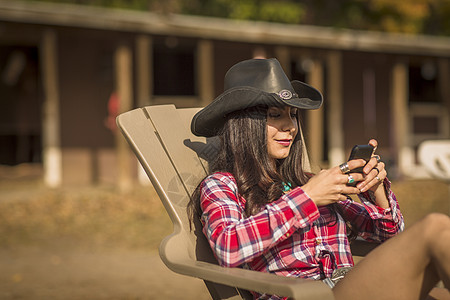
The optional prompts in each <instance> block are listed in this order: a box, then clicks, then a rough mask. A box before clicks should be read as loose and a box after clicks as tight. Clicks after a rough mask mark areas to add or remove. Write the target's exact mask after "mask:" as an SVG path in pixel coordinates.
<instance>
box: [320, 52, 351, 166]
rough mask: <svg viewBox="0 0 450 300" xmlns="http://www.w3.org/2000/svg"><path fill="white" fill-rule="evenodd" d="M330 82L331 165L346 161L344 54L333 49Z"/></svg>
mask: <svg viewBox="0 0 450 300" xmlns="http://www.w3.org/2000/svg"><path fill="white" fill-rule="evenodd" d="M328 66H329V72H328V76H327V77H328V82H329V91H328V96H327V100H328V101H327V102H326V104H325V105H327V112H328V113H327V118H328V142H329V145H330V146H329V150H328V160H329V166H330V167H334V166H337V165H339V164H341V163H343V162H344V161H346V157H345V153H344V151H345V150H344V125H343V124H344V123H343V113H344V111H343V104H344V103H343V92H342V54H341V53H340V52H339V51H331V52H330V53H329V54H328Z"/></svg>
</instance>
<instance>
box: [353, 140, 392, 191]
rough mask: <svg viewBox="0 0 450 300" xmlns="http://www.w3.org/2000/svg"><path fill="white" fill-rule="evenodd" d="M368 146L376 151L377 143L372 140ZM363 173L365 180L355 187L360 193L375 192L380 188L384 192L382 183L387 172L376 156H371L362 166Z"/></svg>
mask: <svg viewBox="0 0 450 300" xmlns="http://www.w3.org/2000/svg"><path fill="white" fill-rule="evenodd" d="M369 145H372V146H373V147H374V148H375V149H376V148H377V146H378V142H377V141H376V140H374V139H372V140H370V141H369ZM363 172H364V175H365V178H364V180H363V181H361V182H359V183H358V184H357V186H356V187H357V188H359V190H360V191H361V192H366V191H368V190H371V191H372V192H375V191H376V190H377V189H379V188H382V189H383V192H384V186H383V181H384V179H385V178H386V177H387V172H386V169H385V164H384V163H383V162H382V161H381V160H380V157H379V156H378V155H376V154H374V155H372V158H371V159H370V160H369V161H368V162H367V164H366V165H365V166H364V169H363Z"/></svg>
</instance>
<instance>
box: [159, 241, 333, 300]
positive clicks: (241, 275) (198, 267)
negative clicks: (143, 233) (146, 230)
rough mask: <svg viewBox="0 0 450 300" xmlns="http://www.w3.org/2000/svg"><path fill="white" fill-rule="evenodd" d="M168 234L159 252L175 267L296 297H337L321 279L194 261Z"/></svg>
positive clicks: (213, 279)
mask: <svg viewBox="0 0 450 300" xmlns="http://www.w3.org/2000/svg"><path fill="white" fill-rule="evenodd" d="M171 237H173V236H169V237H167V238H166V239H164V240H163V242H162V243H161V245H160V256H161V259H162V260H163V262H164V263H165V264H166V266H167V267H168V268H169V269H171V270H172V271H174V272H176V273H179V274H183V275H188V276H193V277H197V278H200V279H202V280H207V281H211V282H215V283H220V284H223V285H227V286H233V287H238V288H241V289H245V290H249V291H256V292H260V293H267V294H274V295H279V296H284V297H291V298H294V299H318V300H319V299H320V300H322V299H334V297H333V293H332V291H331V289H330V288H329V287H328V286H327V285H326V284H324V283H323V282H321V281H315V280H307V279H301V278H293V277H284V276H277V275H274V274H269V273H263V272H258V271H252V270H246V269H241V268H226V267H221V266H219V265H216V264H213V263H208V262H202V261H195V260H194V259H192V258H190V257H189V256H188V255H184V254H183V253H180V252H176V255H174V254H175V251H170V250H169V251H166V250H168V249H173V248H172V247H173V246H175V244H174V243H171V242H172V241H171Z"/></svg>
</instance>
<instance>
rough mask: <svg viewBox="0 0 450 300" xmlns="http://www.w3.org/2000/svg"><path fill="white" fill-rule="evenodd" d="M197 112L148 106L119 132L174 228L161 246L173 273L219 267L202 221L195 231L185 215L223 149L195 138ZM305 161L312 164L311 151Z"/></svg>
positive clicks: (123, 121) (227, 290)
mask: <svg viewBox="0 0 450 300" xmlns="http://www.w3.org/2000/svg"><path fill="white" fill-rule="evenodd" d="M198 110H199V109H198V108H191V109H176V108H175V106H173V105H159V106H147V107H143V108H138V109H134V110H132V111H129V112H126V113H124V114H121V115H120V116H118V118H117V124H118V127H119V129H120V130H121V131H122V133H123V135H124V136H125V138H126V139H127V141H128V143H129V144H130V146H131V148H132V149H133V151H134V152H135V154H136V156H137V158H138V160H139V161H140V163H141V165H142V166H143V168H144V170H145V172H146V173H147V175H148V177H149V178H150V180H151V182H152V184H153V186H154V188H155V190H156V192H157V193H158V196H159V197H160V199H161V201H162V203H163V204H164V207H165V209H166V210H167V213H168V214H169V216H170V218H171V220H172V222H173V225H174V233H173V234H172V235H171V236H169V237H167V238H166V239H165V240H164V241H163V243H161V246H160V255H161V258H162V259H163V261H164V263H165V264H166V265H167V266H168V267H169V268H170V269H172V270H173V271H175V272H178V273H182V274H184V273H183V272H184V270H182V269H180V268H181V267H179V266H180V264H177V263H176V261H179V260H193V261H204V262H213V263H216V264H217V261H216V259H215V258H214V255H213V254H212V251H211V249H210V247H209V244H208V242H207V241H206V238H205V237H204V235H203V234H202V229H201V224H200V222H199V221H197V222H196V223H195V224H194V230H193V231H191V230H190V227H189V219H188V216H187V211H186V207H187V204H188V202H189V198H190V195H191V194H192V192H193V191H194V190H195V188H196V186H197V185H198V184H199V183H200V181H201V180H202V179H203V178H204V177H205V176H206V175H207V173H208V164H209V162H210V161H211V160H212V159H214V157H215V154H216V152H217V150H218V139H217V138H208V139H206V138H201V137H197V136H194V135H193V134H192V133H191V131H190V122H191V119H192V116H193V115H194V114H195V112H197V111H198ZM304 157H305V159H306V161H308V158H307V154H306V151H305V152H304ZM308 166H309V165H308ZM205 283H206V285H207V287H208V289H209V291H210V293H211V294H212V295H213V298H215V299H216V298H218V299H222V298H225V299H230V298H231V297H233V295H238V293H240V292H239V291H238V290H237V289H235V288H233V287H226V286H223V285H218V284H215V283H211V282H205ZM240 294H241V296H242V295H244V297H246V295H247V294H245V293H244V294H242V293H240ZM230 295H231V296H230ZM238 296H239V295H238ZM239 297H240V296H239Z"/></svg>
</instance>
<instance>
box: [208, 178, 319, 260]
mask: <svg viewBox="0 0 450 300" xmlns="http://www.w3.org/2000/svg"><path fill="white" fill-rule="evenodd" d="M241 201H245V200H243V199H242V198H240V197H239V194H238V191H237V185H236V183H235V181H234V178H233V177H232V176H231V175H230V176H220V175H217V174H213V175H211V176H209V177H207V178H206V179H205V180H204V181H203V183H202V186H201V194H200V203H201V208H202V211H203V213H202V223H203V225H204V227H203V231H204V234H205V235H206V237H207V238H208V241H209V243H210V246H211V248H212V249H213V252H214V254H215V256H216V258H217V259H218V261H219V263H220V264H221V265H222V266H227V267H237V266H240V265H242V264H244V263H246V262H249V261H251V260H252V259H254V258H255V257H258V256H260V255H261V254H263V253H264V252H265V251H266V250H268V249H270V248H272V247H273V246H274V245H275V244H277V243H279V242H281V241H283V240H285V239H286V238H287V237H288V236H289V235H290V234H291V233H292V232H294V231H295V230H298V229H299V228H305V227H308V226H310V225H311V224H312V223H313V222H314V221H315V220H316V219H318V218H319V211H318V209H317V206H316V205H315V203H314V202H313V201H312V200H311V199H310V198H309V197H308V196H307V195H306V193H304V192H303V190H302V189H301V188H300V187H298V188H295V189H293V190H291V191H290V192H289V193H287V194H285V195H283V196H282V197H281V198H280V199H278V200H276V201H274V202H272V203H269V204H267V205H266V206H265V207H264V209H263V210H261V212H259V213H258V214H256V215H253V216H250V217H245V216H244V212H243V209H244V204H243V203H241Z"/></svg>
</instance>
